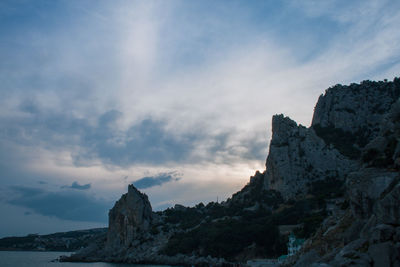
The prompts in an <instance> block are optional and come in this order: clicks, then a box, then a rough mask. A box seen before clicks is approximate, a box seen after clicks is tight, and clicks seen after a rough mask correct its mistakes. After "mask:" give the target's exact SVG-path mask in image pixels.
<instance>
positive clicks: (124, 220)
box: [107, 185, 153, 248]
mask: <svg viewBox="0 0 400 267" xmlns="http://www.w3.org/2000/svg"><path fill="white" fill-rule="evenodd" d="M108 217H109V223H108V235H107V246H108V247H113V248H115V247H120V246H121V245H123V246H129V245H130V243H131V242H132V241H133V240H134V239H135V238H136V237H137V235H138V234H140V232H142V231H146V230H148V229H149V227H150V224H151V222H152V219H153V213H152V209H151V205H150V202H149V199H148V197H147V195H146V194H143V193H141V192H140V191H139V190H137V189H136V188H135V187H134V186H133V185H129V186H128V193H126V194H124V195H122V197H121V198H120V199H119V200H118V201H117V202H116V203H115V205H114V207H113V208H112V209H111V210H110V212H109V215H108Z"/></svg>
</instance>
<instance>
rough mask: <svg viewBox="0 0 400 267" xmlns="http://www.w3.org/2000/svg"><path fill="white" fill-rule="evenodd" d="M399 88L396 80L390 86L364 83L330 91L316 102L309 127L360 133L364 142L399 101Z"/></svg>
mask: <svg viewBox="0 0 400 267" xmlns="http://www.w3.org/2000/svg"><path fill="white" fill-rule="evenodd" d="M399 87H400V80H399V79H395V80H394V81H393V83H392V82H371V81H364V82H362V83H361V84H351V85H349V86H343V85H336V86H334V87H331V88H329V89H327V90H326V91H325V95H321V96H320V97H319V99H318V103H317V105H316V106H315V110H314V115H313V119H312V126H315V125H320V126H321V127H322V128H326V127H333V128H336V129H342V130H343V131H346V132H351V133H358V132H359V131H360V130H361V129H364V130H366V131H367V132H366V134H367V137H368V139H372V138H373V137H375V136H376V135H377V133H378V131H379V128H380V124H381V122H382V117H383V116H384V115H385V114H386V113H387V112H388V111H389V110H390V108H391V106H392V104H393V103H394V102H395V101H396V100H397V99H398V98H399V96H400V91H399Z"/></svg>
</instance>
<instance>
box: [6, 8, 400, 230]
mask: <svg viewBox="0 0 400 267" xmlns="http://www.w3.org/2000/svg"><path fill="white" fill-rule="evenodd" d="M0 25H2V27H0V81H1V85H0V125H1V127H0V181H1V182H0V211H3V210H7V212H8V213H9V214H10V216H11V214H12V216H13V218H15V219H14V220H15V221H17V220H21V218H25V217H26V216H30V218H32V219H33V218H35V220H36V221H35V222H36V224H35V225H36V226H37V229H38V230H37V232H43V231H49V230H47V229H55V228H51V227H49V225H51V222H57V223H55V224H57V225H62V226H63V228H62V230H66V229H73V227H76V225H77V224H76V222H79V223H80V224H79V225H80V226H79V227H83V225H85V227H86V226H88V225H89V224H87V223H86V222H85V223H83V222H82V221H83V220H85V221H92V222H93V221H95V222H100V221H104V218H103V217H102V216H104V215H105V211H106V210H107V209H109V208H111V206H112V203H113V202H114V201H116V200H117V199H118V198H119V196H120V195H121V194H122V193H124V192H125V191H126V187H127V186H128V184H129V183H130V182H132V181H135V184H136V185H137V186H138V187H141V188H142V190H143V191H145V192H146V194H148V195H149V199H150V201H151V202H152V206H153V207H154V208H155V209H161V208H165V207H168V206H171V205H174V203H181V204H185V205H192V204H195V203H196V202H200V201H203V202H207V201H211V200H215V199H216V198H217V197H219V199H224V198H226V197H228V196H229V195H231V194H232V193H234V192H235V190H238V189H240V188H241V187H242V186H243V185H244V184H245V183H246V182H247V181H248V177H249V176H250V175H252V174H253V173H254V171H255V170H257V169H263V168H265V166H264V162H265V158H266V156H267V150H268V140H269V137H270V136H271V129H270V123H271V117H272V115H273V114H276V113H284V114H285V115H288V116H290V117H291V118H293V119H295V120H296V121H298V122H299V123H302V124H303V125H309V122H310V121H311V117H312V112H313V106H314V105H315V102H316V101H317V98H318V96H319V95H320V94H321V93H322V92H323V91H324V90H325V89H326V88H328V87H329V86H332V85H334V84H337V83H351V82H359V81H361V80H364V79H384V78H387V79H392V78H393V77H394V76H398V75H399V69H400V31H399V30H398V25H400V2H398V1H391V0H382V1H375V0H355V1H351V2H349V1H344V0H329V1H314V0H308V1H300V0H284V1H257V0H256V1H236V0H235V1H225V0H222V1H211V0H205V1H183V0H173V1H124V0H116V1H105V0H104V1H102V0H100V1H96V3H95V4H94V3H93V2H92V1H78V0H71V1H42V0H35V1H33V0H32V1H8V0H5V1H1V2H0ZM174 171H177V173H179V175H178V176H175V175H174V174H175V173H173V172H174ZM154 174H157V175H154ZM177 178H182V179H179V180H177ZM78 181H79V183H78ZM38 186H39V187H38ZM11 189H12V190H11ZM10 194H11V195H13V194H15V197H13V198H10ZM98 196H101V198H99V197H98ZM46 203H47V204H46ZM79 203H80V204H79ZM78 204H79V205H78ZM13 207H14V208H15V209H14V211H13V212H10V211H11V210H12V208H13ZM62 210H63V214H65V215H63V214H62V212H61V211H62ZM28 213H29V215H24V214H28ZM79 214H82V215H81V217H80V215H79ZM71 220H72V221H71ZM41 221H42V222H43V226H42V227H41V226H40V225H42V224H41V223H40V222H41ZM44 221H46V223H44ZM16 225H18V224H13V223H12V219H8V220H7V221H4V222H3V224H2V225H0V226H1V227H0V228H3V229H6V230H4V231H3V233H4V234H5V233H6V232H7V229H10V231H11V229H13V230H12V232H13V233H18V229H17V228H16ZM68 225H69V226H70V227H69V226H68ZM93 225H96V226H98V224H93ZM19 227H20V228H19V229H20V231H19V233H26V232H27V231H28V230H27V229H28V228H24V227H23V226H19ZM29 229H30V230H32V228H29ZM59 230H61V229H59ZM1 234H2V233H0V235H1Z"/></svg>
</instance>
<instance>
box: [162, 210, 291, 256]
mask: <svg viewBox="0 0 400 267" xmlns="http://www.w3.org/2000/svg"><path fill="white" fill-rule="evenodd" d="M252 244H255V245H256V254H257V256H260V257H277V256H279V255H282V254H284V253H285V252H286V251H285V250H286V244H285V239H284V238H283V237H282V236H280V234H279V230H278V227H277V226H276V225H275V224H273V223H272V221H271V219H270V217H261V218H252V219H249V218H247V219H239V220H235V219H231V218H229V219H224V220H218V221H215V222H209V223H204V224H202V225H201V226H200V227H198V228H196V229H194V230H192V231H189V232H186V233H178V234H176V235H174V236H173V237H172V238H171V239H170V240H169V242H168V244H167V246H166V248H165V250H164V252H165V253H166V254H167V255H175V254H177V253H184V254H191V253H192V252H195V253H196V254H198V255H201V256H207V255H211V256H213V257H222V258H226V259H234V258H235V256H237V255H238V254H239V253H240V252H242V251H243V250H244V249H245V248H246V247H249V246H250V245H252Z"/></svg>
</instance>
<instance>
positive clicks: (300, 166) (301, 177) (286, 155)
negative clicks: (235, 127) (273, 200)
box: [264, 115, 357, 200]
mask: <svg viewBox="0 0 400 267" xmlns="http://www.w3.org/2000/svg"><path fill="white" fill-rule="evenodd" d="M356 167H357V163H356V162H354V161H352V160H349V159H348V158H346V157H345V156H343V155H342V154H341V153H340V152H339V151H337V150H336V149H334V148H333V147H332V146H329V145H327V144H326V143H325V142H324V140H323V139H321V138H320V137H318V136H317V135H316V134H315V132H314V130H313V129H312V128H306V127H304V126H302V125H297V123H296V122H294V121H293V120H291V119H290V118H288V117H284V116H283V115H275V116H274V117H273V118H272V139H271V143H270V146H269V154H268V158H267V162H266V169H267V170H266V173H265V179H264V181H265V185H264V186H265V188H267V189H272V190H276V191H278V192H280V193H281V195H282V196H283V198H284V199H286V200H288V199H292V198H299V197H303V196H304V195H305V194H307V192H308V191H309V188H310V186H311V185H312V183H313V182H315V181H317V180H325V179H328V178H334V179H340V180H344V178H345V175H346V174H347V173H349V172H350V171H351V170H354V169H356Z"/></svg>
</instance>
